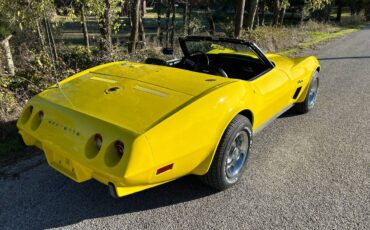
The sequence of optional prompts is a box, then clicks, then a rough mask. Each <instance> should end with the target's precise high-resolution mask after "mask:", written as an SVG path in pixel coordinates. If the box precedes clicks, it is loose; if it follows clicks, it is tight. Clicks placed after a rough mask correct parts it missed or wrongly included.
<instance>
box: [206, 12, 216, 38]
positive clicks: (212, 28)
mask: <svg viewBox="0 0 370 230" xmlns="http://www.w3.org/2000/svg"><path fill="white" fill-rule="evenodd" d="M207 19H208V23H209V31H210V33H211V35H214V34H215V32H216V25H215V21H214V20H213V15H212V10H211V8H210V7H209V5H207Z"/></svg>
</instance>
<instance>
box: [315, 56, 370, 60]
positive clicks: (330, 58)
mask: <svg viewBox="0 0 370 230" xmlns="http://www.w3.org/2000/svg"><path fill="white" fill-rule="evenodd" d="M367 58H370V56H363V57H327V58H319V61H327V60H345V59H367Z"/></svg>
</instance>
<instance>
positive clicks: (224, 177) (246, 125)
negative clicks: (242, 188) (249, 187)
mask: <svg viewBox="0 0 370 230" xmlns="http://www.w3.org/2000/svg"><path fill="white" fill-rule="evenodd" d="M243 118H244V119H245V121H244V122H243V123H241V124H240V125H238V126H237V127H236V128H235V129H234V130H233V131H232V134H231V135H229V136H227V138H225V140H224V141H226V142H227V144H226V147H225V148H224V149H223V150H222V151H223V152H222V158H221V161H222V163H221V178H222V180H223V183H224V184H225V185H226V187H230V186H232V185H234V184H236V183H237V182H238V181H239V179H240V177H241V175H242V174H243V172H244V170H245V168H246V163H247V161H248V157H249V153H250V149H251V146H252V142H253V133H252V130H251V124H250V122H249V120H248V119H247V118H245V117H243ZM240 131H245V132H246V133H247V135H248V150H247V153H246V159H245V160H244V163H243V166H242V168H241V170H240V171H239V173H238V174H237V176H235V177H234V178H233V179H232V180H230V179H229V178H228V176H227V173H226V159H227V156H228V153H229V151H230V148H231V145H232V142H233V141H234V139H235V136H236V134H237V133H239V132H240Z"/></svg>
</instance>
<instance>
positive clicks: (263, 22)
mask: <svg viewBox="0 0 370 230" xmlns="http://www.w3.org/2000/svg"><path fill="white" fill-rule="evenodd" d="M265 1H266V0H262V1H261V6H260V7H261V15H260V19H259V22H260V23H259V25H261V26H264V25H265V15H266V9H265V7H266V6H265V5H266V4H265V3H266V2H265Z"/></svg>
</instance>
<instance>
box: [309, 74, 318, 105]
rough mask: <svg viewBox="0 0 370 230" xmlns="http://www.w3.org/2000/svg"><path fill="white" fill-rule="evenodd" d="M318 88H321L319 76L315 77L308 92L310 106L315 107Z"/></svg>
mask: <svg viewBox="0 0 370 230" xmlns="http://www.w3.org/2000/svg"><path fill="white" fill-rule="evenodd" d="M318 89H319V81H318V78H317V77H315V78H314V79H313V81H312V83H311V87H310V89H309V92H308V106H309V107H313V106H314V105H315V101H316V97H317V93H318Z"/></svg>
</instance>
